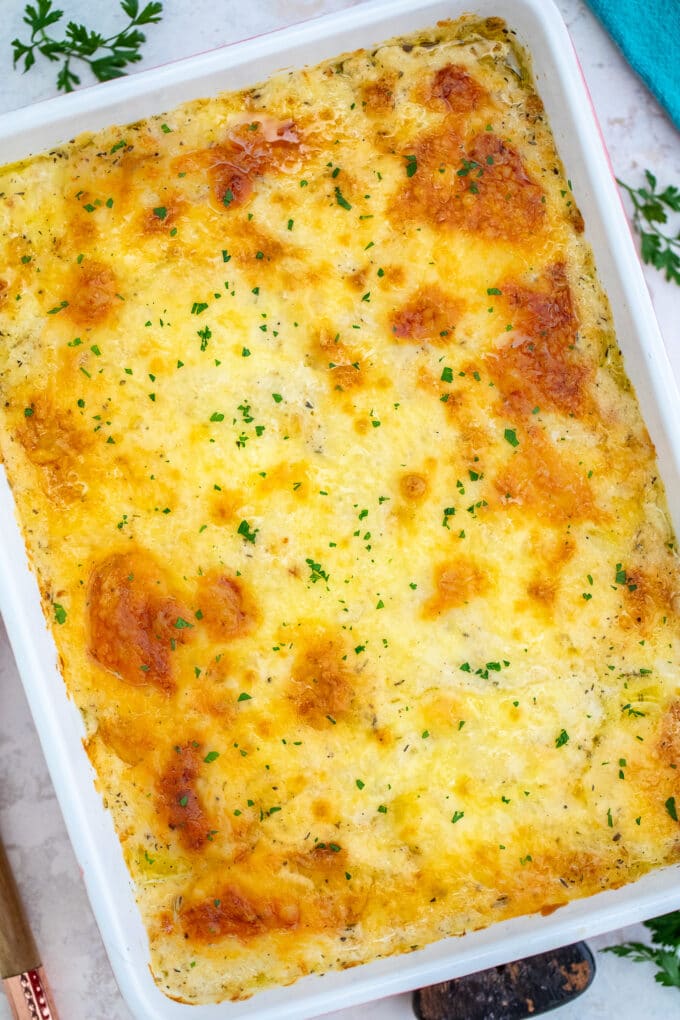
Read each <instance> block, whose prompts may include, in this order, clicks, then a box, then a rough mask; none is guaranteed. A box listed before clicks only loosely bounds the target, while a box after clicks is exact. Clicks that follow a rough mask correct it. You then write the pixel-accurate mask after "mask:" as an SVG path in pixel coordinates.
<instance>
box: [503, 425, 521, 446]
mask: <svg viewBox="0 0 680 1020" xmlns="http://www.w3.org/2000/svg"><path fill="white" fill-rule="evenodd" d="M503 434H504V436H505V439H506V441H507V442H508V443H510V446H519V439H518V438H517V433H516V432H515V430H514V429H506V430H505V432H504V433H503Z"/></svg>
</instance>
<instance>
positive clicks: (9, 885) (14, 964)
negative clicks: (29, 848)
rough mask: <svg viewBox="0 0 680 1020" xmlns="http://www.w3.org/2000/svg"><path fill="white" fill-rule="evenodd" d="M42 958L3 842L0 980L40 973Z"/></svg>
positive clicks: (0, 848) (0, 858)
mask: <svg viewBox="0 0 680 1020" xmlns="http://www.w3.org/2000/svg"><path fill="white" fill-rule="evenodd" d="M39 967H40V957H39V955H38V950H37V948H36V944H35V942H34V940H33V936H32V935H31V929H30V928H29V927H28V923H27V921H26V918H25V916H24V911H23V907H22V906H21V900H20V899H19V891H18V889H17V887H16V883H15V881H14V877H13V875H12V871H11V869H10V866H9V861H8V860H7V854H6V853H5V848H4V847H3V845H2V843H1V842H0V977H2V978H9V977H15V976H16V975H17V974H23V973H24V972H25V971H30V970H37V969H38V968H39Z"/></svg>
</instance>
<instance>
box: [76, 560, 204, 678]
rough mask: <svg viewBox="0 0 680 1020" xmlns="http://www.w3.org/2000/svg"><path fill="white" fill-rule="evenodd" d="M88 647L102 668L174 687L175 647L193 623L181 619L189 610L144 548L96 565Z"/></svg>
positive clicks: (93, 573) (92, 583)
mask: <svg viewBox="0 0 680 1020" xmlns="http://www.w3.org/2000/svg"><path fill="white" fill-rule="evenodd" d="M87 605H88V622H89V632H90V633H89V651H90V654H91V655H92V657H93V659H94V660H95V661H96V662H98V663H99V665H100V666H102V667H103V668H104V669H107V670H109V671H110V672H111V673H114V674H115V675H116V676H118V677H119V678H120V679H121V680H124V681H125V682H126V683H129V684H132V685H133V686H135V687H141V686H147V685H148V686H152V687H157V688H158V689H159V690H160V691H162V692H163V693H164V694H169V693H171V692H172V691H173V690H174V687H175V681H174V678H173V665H172V654H173V646H176V645H178V644H183V643H184V642H185V641H186V640H187V636H188V635H189V634H190V633H191V628H186V627H183V626H182V624H181V622H180V624H179V626H178V625H177V624H178V621H181V620H185V621H188V619H189V611H188V610H187V609H186V607H185V606H184V605H182V603H181V602H180V601H179V599H177V598H175V596H174V595H172V594H171V593H170V591H169V589H168V582H167V578H166V577H165V576H164V572H163V570H162V568H161V567H159V566H158V565H157V564H156V562H155V561H154V560H153V558H152V557H151V556H150V555H149V554H148V553H145V552H143V551H141V550H137V551H135V552H126V553H114V555H112V556H109V557H107V558H106V559H105V560H103V561H102V562H101V563H99V564H97V565H96V566H95V567H94V569H93V571H92V574H91V576H90V583H89V588H88V602H87Z"/></svg>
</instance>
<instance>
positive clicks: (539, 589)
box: [517, 530, 576, 619]
mask: <svg viewBox="0 0 680 1020" xmlns="http://www.w3.org/2000/svg"><path fill="white" fill-rule="evenodd" d="M531 543H532V548H533V559H534V562H535V563H536V564H537V566H536V568H535V570H534V572H533V574H532V576H531V578H530V580H529V582H528V583H527V587H526V592H527V595H528V597H529V599H528V606H529V607H530V608H531V609H533V610H534V611H536V612H538V613H542V614H544V615H545V616H546V617H547V618H548V619H550V618H551V617H552V612H553V608H554V605H555V601H556V598H557V594H558V592H559V590H560V584H561V573H562V568H563V567H564V565H565V564H566V563H568V562H569V560H570V559H571V558H572V556H573V555H574V553H575V551H576V543H575V541H574V540H573V539H572V538H571V537H569V536H566V537H565V536H564V535H561V536H557V535H553V533H552V532H551V531H549V530H545V531H544V530H541V531H539V532H538V534H534V535H532V537H531ZM517 608H518V609H524V608H527V603H526V602H523V601H520V602H519V603H518V604H517Z"/></svg>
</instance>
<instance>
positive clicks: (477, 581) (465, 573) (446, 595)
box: [423, 556, 489, 617]
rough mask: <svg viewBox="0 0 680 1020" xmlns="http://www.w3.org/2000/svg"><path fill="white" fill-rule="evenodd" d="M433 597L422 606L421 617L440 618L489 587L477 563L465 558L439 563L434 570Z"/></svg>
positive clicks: (460, 557)
mask: <svg viewBox="0 0 680 1020" xmlns="http://www.w3.org/2000/svg"><path fill="white" fill-rule="evenodd" d="M434 586H435V592H434V595H432V597H431V598H430V599H428V601H427V602H426V603H425V605H424V606H423V615H424V616H427V617H435V616H440V615H441V614H442V613H444V612H447V610H449V609H457V608H458V607H460V606H463V605H465V604H466V603H467V602H470V601H471V600H472V599H475V598H477V597H478V596H479V595H483V594H484V592H485V591H486V590H487V589H488V587H489V581H488V578H487V576H486V575H485V574H484V573H483V572H482V570H481V568H480V566H479V564H478V563H476V562H475V561H474V560H473V559H470V558H469V557H467V556H457V557H456V558H455V559H449V560H446V561H445V562H444V563H439V564H438V565H437V566H436V567H435V569H434Z"/></svg>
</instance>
